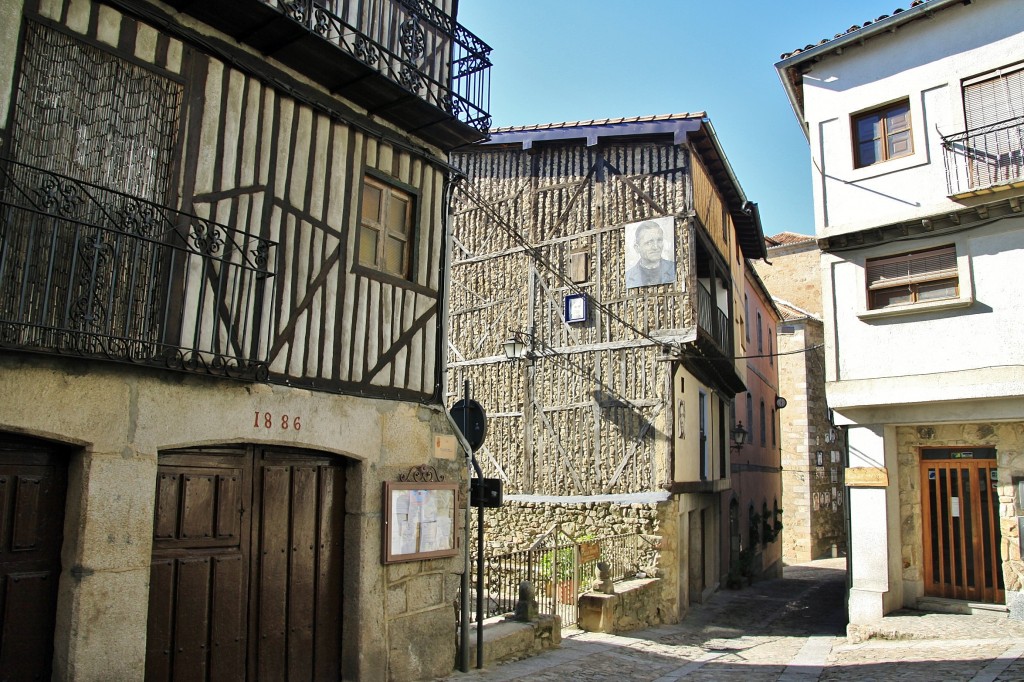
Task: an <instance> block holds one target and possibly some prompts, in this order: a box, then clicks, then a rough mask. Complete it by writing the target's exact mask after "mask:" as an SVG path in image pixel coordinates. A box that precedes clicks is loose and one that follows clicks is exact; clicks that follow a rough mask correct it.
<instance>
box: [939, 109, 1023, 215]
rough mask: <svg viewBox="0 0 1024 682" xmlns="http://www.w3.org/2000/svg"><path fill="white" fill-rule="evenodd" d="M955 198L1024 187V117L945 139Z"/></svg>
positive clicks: (948, 174) (948, 180)
mask: <svg viewBox="0 0 1024 682" xmlns="http://www.w3.org/2000/svg"><path fill="white" fill-rule="evenodd" d="M942 149H943V157H944V160H945V163H946V183H947V188H948V194H949V196H952V197H958V196H970V195H972V194H983V193H986V192H987V191H992V188H993V187H996V186H1002V185H1014V184H1021V183H1024V117H1018V118H1014V119H1010V120H1008V121H1003V122H1002V123H997V124H994V125H988V126H984V127H981V128H975V129H973V130H968V131H966V132H963V133H958V134H956V135H950V136H948V137H943V138H942Z"/></svg>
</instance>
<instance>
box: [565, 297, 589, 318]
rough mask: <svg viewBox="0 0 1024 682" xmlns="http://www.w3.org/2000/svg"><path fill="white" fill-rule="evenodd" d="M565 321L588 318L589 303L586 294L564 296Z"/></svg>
mask: <svg viewBox="0 0 1024 682" xmlns="http://www.w3.org/2000/svg"><path fill="white" fill-rule="evenodd" d="M564 305H565V321H566V322H569V323H578V322H586V321H587V320H588V319H589V318H590V305H589V304H588V303H587V295H586V294H569V295H568V296H566V297H565V301H564Z"/></svg>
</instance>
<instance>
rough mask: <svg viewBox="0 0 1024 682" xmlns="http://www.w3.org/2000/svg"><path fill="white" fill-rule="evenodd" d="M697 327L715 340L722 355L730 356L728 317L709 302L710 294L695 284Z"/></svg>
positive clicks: (698, 283) (698, 284) (701, 285)
mask: <svg viewBox="0 0 1024 682" xmlns="http://www.w3.org/2000/svg"><path fill="white" fill-rule="evenodd" d="M697 326H698V327H699V328H701V329H703V330H704V331H705V332H707V333H708V335H709V336H711V338H713V339H714V340H715V343H717V344H718V347H719V348H720V349H721V350H722V352H723V353H726V354H727V355H731V350H730V349H731V344H730V343H729V316H728V315H726V314H725V313H724V312H722V310H721V309H720V308H719V307H718V306H717V305H715V303H714V301H712V300H711V292H710V291H708V290H707V287H705V286H704V285H703V284H702V283H701V282H697Z"/></svg>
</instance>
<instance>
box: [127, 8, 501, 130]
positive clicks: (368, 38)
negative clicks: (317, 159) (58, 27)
mask: <svg viewBox="0 0 1024 682" xmlns="http://www.w3.org/2000/svg"><path fill="white" fill-rule="evenodd" d="M120 1H121V2H126V3H137V2H141V1H142V0H120ZM167 1H168V4H170V5H171V6H172V7H175V8H176V9H178V10H180V11H182V12H186V13H188V14H190V15H192V16H194V17H196V18H197V19H199V20H201V21H203V22H205V23H207V24H209V25H210V26H213V27H215V28H217V29H219V30H221V31H224V32H225V33H227V34H228V35H230V36H232V37H233V38H235V39H237V40H239V41H240V42H243V43H245V44H248V45H250V46H251V47H253V48H255V49H256V50H258V51H259V52H260V53H261V54H264V55H267V56H268V57H271V58H273V59H274V60H277V61H279V62H281V63H283V64H286V65H288V66H290V67H292V68H294V69H296V70H298V71H299V72H301V73H303V74H304V75H306V76H308V77H309V78H312V79H313V80H314V81H316V82H318V83H320V84H321V85H323V86H324V87H325V88H327V89H328V90H329V91H331V92H333V93H336V94H339V95H341V96H343V97H346V98H348V99H350V100H351V101H353V102H356V103H358V104H359V105H361V106H365V107H366V108H367V110H368V111H369V112H370V113H371V114H375V115H379V116H381V117H382V118H384V119H387V120H389V121H391V122H393V123H395V124H397V125H399V126H401V127H403V128H405V129H406V130H410V131H412V132H415V133H416V134H418V135H421V136H423V137H424V138H426V139H428V140H429V141H431V142H434V143H435V144H437V145H438V146H440V147H442V148H443V149H446V150H447V149H452V148H454V147H457V146H460V145H463V144H467V143H470V142H476V141H479V140H482V139H484V138H485V137H486V135H487V131H488V129H489V128H490V124H491V118H490V115H489V113H488V108H489V106H490V67H491V61H490V52H491V48H490V47H489V46H488V45H487V44H486V43H484V42H483V41H482V40H480V38H478V37H477V36H475V35H474V34H473V33H471V32H470V31H468V30H466V29H465V28H464V27H462V26H461V25H459V24H458V23H457V22H456V21H455V20H454V19H452V17H450V16H449V15H448V14H446V13H445V12H444V11H442V10H441V9H440V8H438V7H437V6H435V5H434V4H433V2H431V0H217V1H216V2H195V1H194V0H167Z"/></svg>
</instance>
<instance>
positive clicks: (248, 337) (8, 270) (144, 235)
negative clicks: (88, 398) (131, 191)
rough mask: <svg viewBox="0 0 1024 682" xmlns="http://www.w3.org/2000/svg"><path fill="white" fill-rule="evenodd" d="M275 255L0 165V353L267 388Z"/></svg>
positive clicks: (139, 206) (220, 230)
mask: <svg viewBox="0 0 1024 682" xmlns="http://www.w3.org/2000/svg"><path fill="white" fill-rule="evenodd" d="M276 267H277V266H276V244H275V243H273V242H271V241H268V240H265V239H260V238H259V237H258V236H255V235H251V234H247V233H244V232H239V231H237V230H233V229H231V228H229V227H226V226H224V225H219V224H217V223H213V222H211V221H209V220H205V219H203V218H200V217H198V216H193V215H188V214H186V213H181V212H179V211H174V210H172V209H169V208H166V207H164V206H160V205H158V204H154V203H152V202H147V201H143V200H141V199H139V198H137V197H133V196H129V195H127V194H123V193H119V192H114V191H111V190H108V189H105V188H102V187H98V186H96V185H91V184H88V183H84V182H81V181H79V180H76V179H74V178H69V177H67V176H63V175H57V174H56V173H52V172H50V171H45V170H42V169H39V168H33V167H31V166H25V165H23V164H17V163H14V162H9V161H3V160H0V346H4V347H8V348H17V349H23V350H34V351H40V352H51V353H60V354H71V355H79V356H85V357H95V358H102V359H108V360H116V361H127V362H133V363H144V364H151V365H158V366H166V367H170V368H174V369H184V370H188V371H198V372H208V373H211V374H219V375H226V376H237V377H245V378H256V379H258V380H266V378H267V372H268V370H267V365H266V362H267V356H268V349H269V348H270V346H271V338H270V337H271V333H272V332H271V330H272V329H273V328H274V315H273V311H272V310H271V309H270V307H269V302H270V301H273V300H274V277H273V274H274V272H275V271H276Z"/></svg>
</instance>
